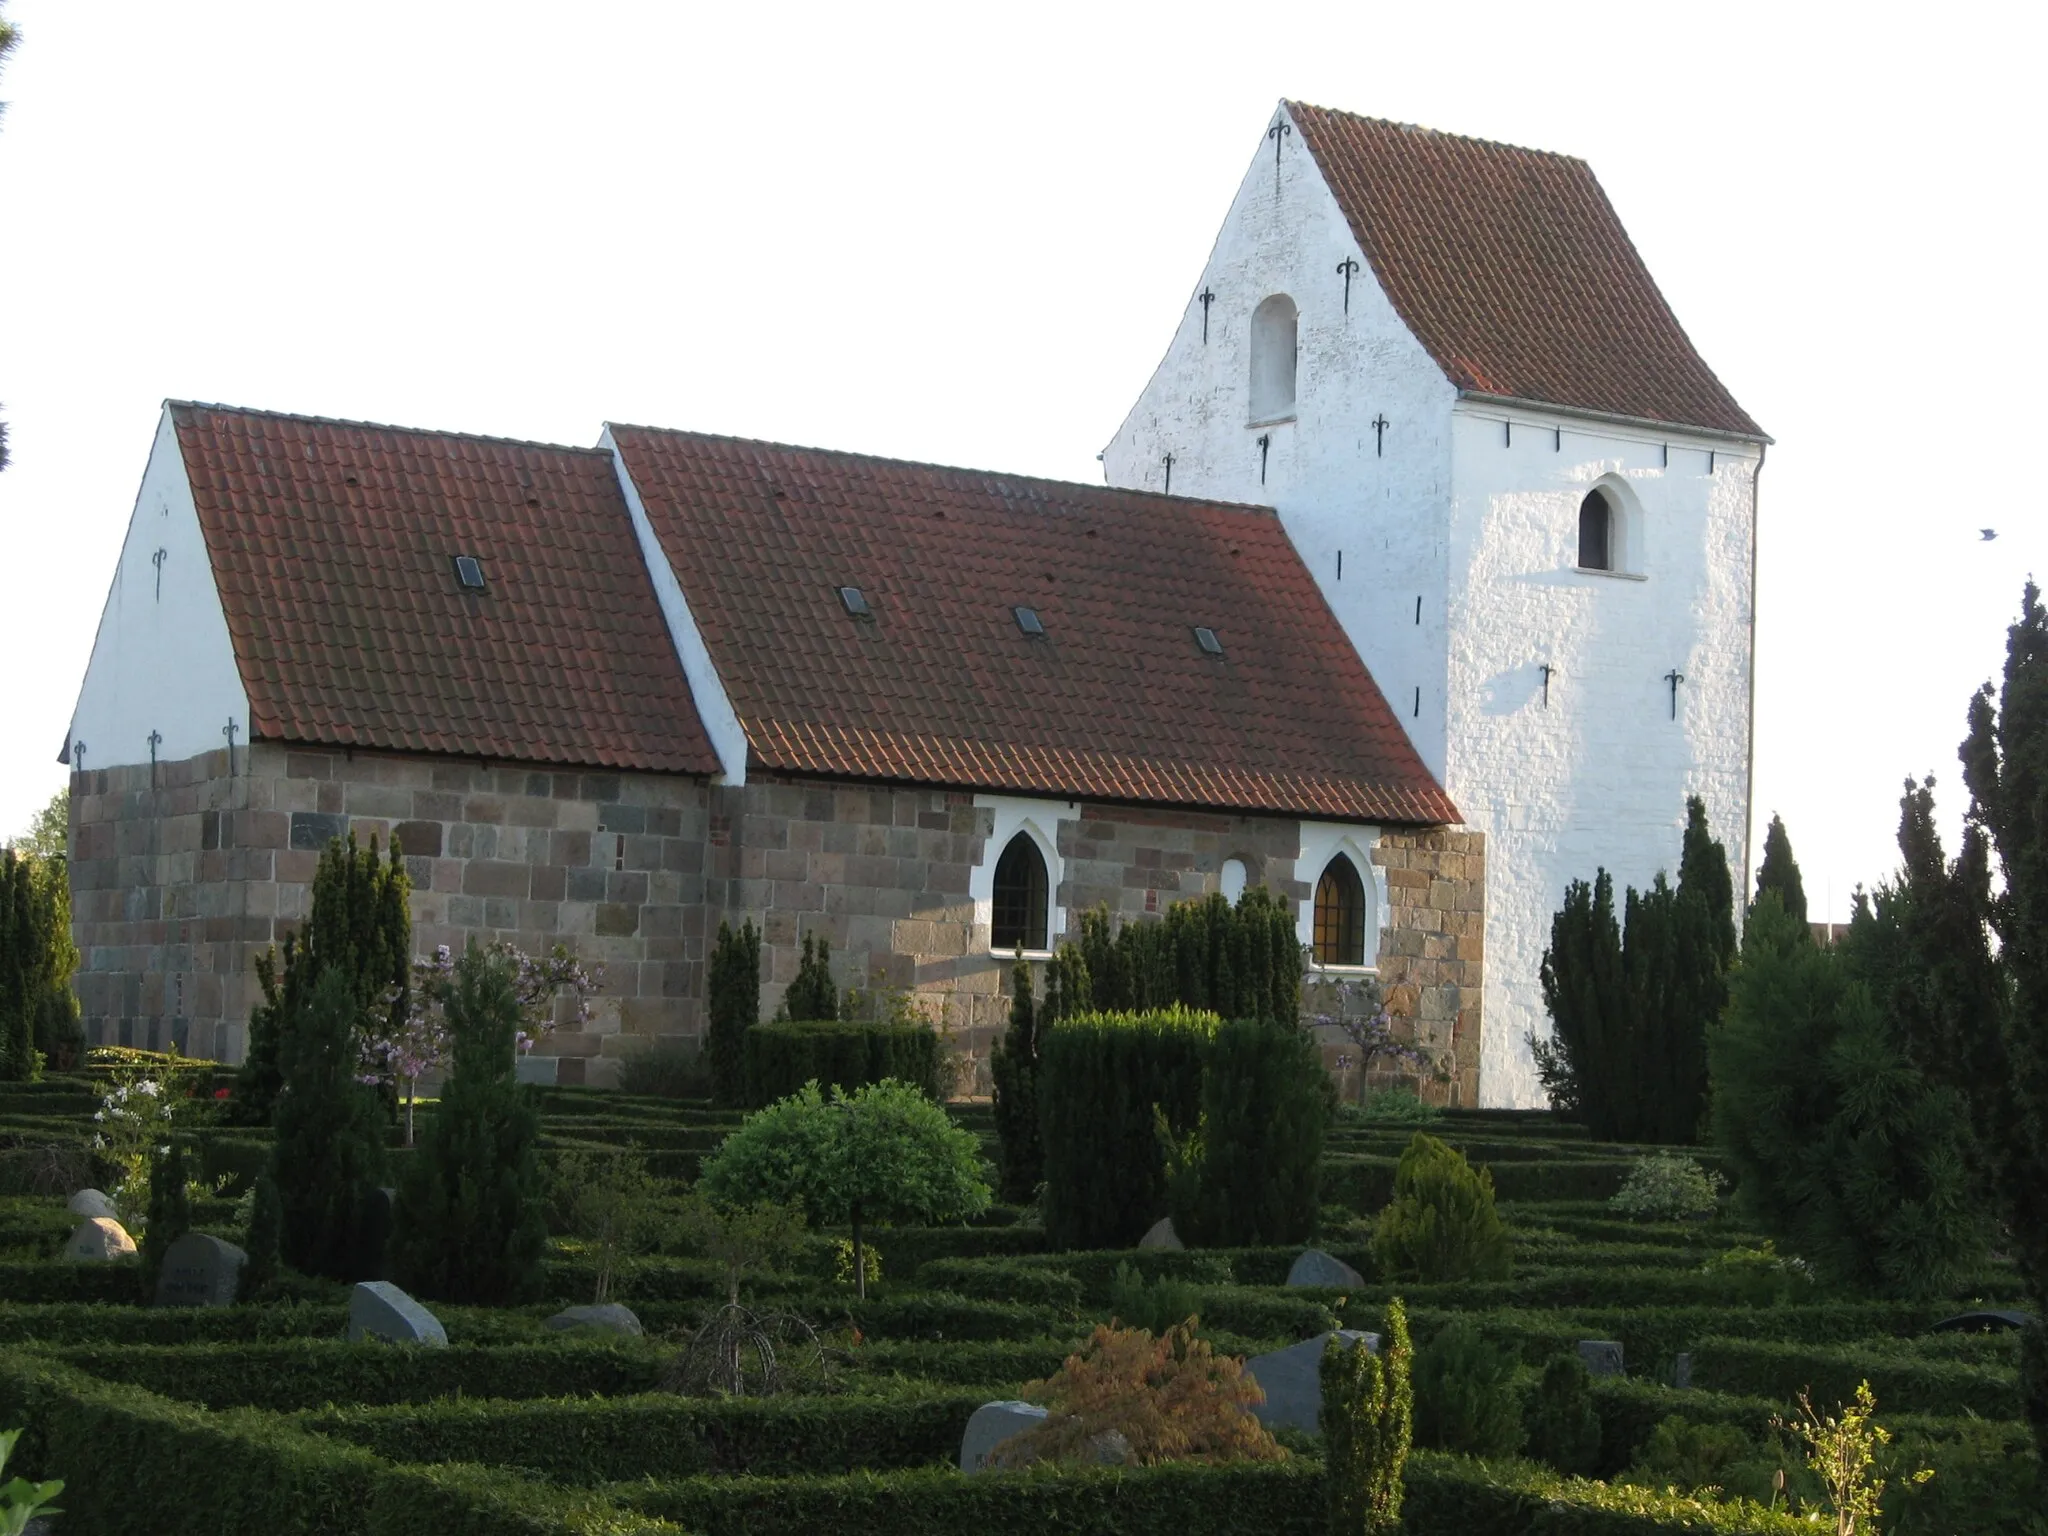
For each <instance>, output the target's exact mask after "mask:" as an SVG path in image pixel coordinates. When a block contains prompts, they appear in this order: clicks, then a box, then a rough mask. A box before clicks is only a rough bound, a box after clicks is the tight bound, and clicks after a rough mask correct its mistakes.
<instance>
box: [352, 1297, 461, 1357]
mask: <svg viewBox="0 0 2048 1536" xmlns="http://www.w3.org/2000/svg"><path fill="white" fill-rule="evenodd" d="M348 1337H349V1342H350V1343H351V1344H353V1343H355V1342H356V1341H357V1340H358V1339H382V1340H384V1341H386V1342H387V1343H392V1344H425V1345H430V1346H432V1347H434V1348H437V1349H445V1348H447V1347H448V1330H447V1329H445V1328H443V1327H442V1326H441V1320H440V1319H439V1318H438V1317H436V1316H434V1314H433V1313H431V1312H429V1311H428V1310H427V1309H426V1308H425V1307H423V1306H421V1305H420V1304H419V1303H418V1302H416V1301H414V1300H413V1299H412V1298H411V1297H410V1296H408V1295H406V1294H405V1292H403V1291H401V1290H400V1289H399V1288H398V1287H397V1286H395V1285H393V1284H392V1283H391V1282H390V1281H388V1280H364V1281H362V1282H361V1283H360V1284H358V1285H357V1286H356V1288H355V1290H354V1291H352V1292H351V1293H350V1294H349V1298H348Z"/></svg>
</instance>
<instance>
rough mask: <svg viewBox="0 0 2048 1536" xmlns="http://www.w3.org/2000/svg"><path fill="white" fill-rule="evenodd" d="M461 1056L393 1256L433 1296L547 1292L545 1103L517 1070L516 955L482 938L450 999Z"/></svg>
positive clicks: (460, 966) (395, 1233)
mask: <svg viewBox="0 0 2048 1536" xmlns="http://www.w3.org/2000/svg"><path fill="white" fill-rule="evenodd" d="M442 1006H443V1008H444V1010H445V1012H446V1014H447V1018H448V1028H449V1032H450V1033H451V1034H452V1035H453V1036H454V1041H455V1060H454V1066H453V1070H452V1071H451V1072H450V1074H449V1077H448V1082H447V1085H446V1086H445V1087H444V1088H443V1089H442V1090H441V1107H440V1110H439V1112H438V1113H437V1114H436V1115H435V1116H434V1119H433V1122H432V1124H431V1125H430V1127H429V1128H428V1134H427V1139H426V1142H425V1144H424V1145H423V1146H422V1147H421V1148H420V1149H419V1151H418V1152H416V1153H415V1154H414V1156H413V1159H412V1166H411V1167H410V1168H408V1169H407V1170H406V1175H405V1179H404V1182H403V1183H402V1184H401V1185H400V1186H399V1191H398V1204H397V1208H396V1210H395V1211H394V1212H393V1215H392V1233H391V1258H392V1267H393V1269H394V1270H395V1271H396V1273H397V1275H398V1280H399V1283H400V1284H401V1285H403V1286H405V1287H406V1288H407V1289H409V1290H414V1291H417V1292H419V1293H420V1294H421V1295H425V1296H431V1297H435V1298H437V1299H439V1300H442V1301H456V1302H467V1303H470V1304H472V1305H479V1306H505V1305H511V1304H516V1303H519V1302H525V1301H531V1300H533V1299H535V1298H536V1297H537V1296H539V1294H540V1291H541V1288H542V1282H543V1276H542V1273H541V1251H542V1249H543V1248H544V1247H545V1245H546V1243H547V1217H546V1212H545V1203H544V1202H545V1189H544V1186H543V1177H542V1170H541V1165H540V1114H539V1112H538V1111H537V1110H536V1109H535V1108H534V1104H533V1096H532V1094H531V1093H530V1092H529V1091H528V1090H526V1089H525V1088H522V1087H521V1086H520V1085H519V1083H518V1081H517V1079H516V1075H515V1072H514V1067H513V1061H514V1051H515V1047H514V1043H513V1042H514V1037H515V1036H516V1035H517V1033H518V1029H519V996H518V992H517V990H516V988H515V986H514V977H513V971H512V967H511V964H510V962H508V961H507V960H506V959H505V958H504V957H502V956H499V955H493V954H489V953H487V952H486V951H484V950H482V949H479V948H478V947H477V946H476V944H475V943H474V942H472V943H471V945H470V947H469V949H468V951H467V952H466V953H464V955H463V956H462V958H461V959H460V960H458V961H456V963H455V974H454V978H453V980H452V982H451V983H450V984H449V987H448V992H447V995H446V997H445V998H444V999H443V1004H442Z"/></svg>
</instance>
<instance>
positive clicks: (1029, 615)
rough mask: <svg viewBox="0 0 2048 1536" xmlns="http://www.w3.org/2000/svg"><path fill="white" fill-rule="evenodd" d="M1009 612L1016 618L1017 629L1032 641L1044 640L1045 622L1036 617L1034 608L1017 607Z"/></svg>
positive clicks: (1036, 612) (1036, 613)
mask: <svg viewBox="0 0 2048 1536" xmlns="http://www.w3.org/2000/svg"><path fill="white" fill-rule="evenodd" d="M1010 612H1012V613H1014V614H1015V615H1016V616H1017V627H1018V628H1019V629H1021V630H1023V631H1024V633H1025V634H1027V635H1029V636H1030V637H1031V638H1032V639H1034V640H1043V639H1044V638H1045V621H1044V620H1043V619H1041V618H1039V616H1038V610H1037V609H1036V608H1024V607H1017V608H1012V609H1011V610H1010Z"/></svg>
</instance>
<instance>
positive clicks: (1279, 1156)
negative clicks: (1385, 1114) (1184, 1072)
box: [1168, 1019, 1329, 1248]
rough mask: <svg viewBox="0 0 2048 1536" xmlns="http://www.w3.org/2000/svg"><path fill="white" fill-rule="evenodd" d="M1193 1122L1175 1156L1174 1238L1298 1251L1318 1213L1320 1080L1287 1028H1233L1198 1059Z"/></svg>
mask: <svg viewBox="0 0 2048 1536" xmlns="http://www.w3.org/2000/svg"><path fill="white" fill-rule="evenodd" d="M1201 1104H1202V1107H1201V1114H1200V1118H1199V1120H1198V1123H1197V1128H1196V1130H1195V1132H1194V1133H1193V1134H1192V1135H1191V1136H1189V1137H1188V1138H1187V1140H1186V1142H1185V1143H1184V1144H1183V1145H1182V1146H1181V1147H1180V1148H1178V1149H1177V1152H1178V1156H1176V1157H1174V1158H1172V1159H1171V1160H1170V1161H1172V1162H1173V1163H1175V1164H1176V1166H1174V1167H1172V1168H1171V1169H1170V1170H1169V1179H1168V1186H1169V1187H1168V1193H1169V1197H1170V1203H1171V1206H1172V1211H1173V1227H1174V1231H1175V1232H1176V1233H1178V1234H1179V1236H1180V1238H1181V1240H1182V1241H1183V1242H1185V1243H1190V1244H1193V1245H1195V1246H1198V1247H1247V1248H1248V1247H1259V1246H1269V1245H1270V1246H1278V1245H1283V1244H1295V1243H1305V1242H1307V1241H1308V1240H1309V1239H1310V1238H1311V1237H1313V1236H1314V1235H1315V1230H1316V1222H1317V1219H1318V1217H1319V1215H1320V1214H1321V1208H1322V1201H1321V1196H1320V1189H1321V1186H1320V1176H1321V1165H1322V1155H1323V1134H1324V1131H1325V1128H1326V1126H1327V1124H1328V1121H1329V1075H1328V1074H1327V1073H1326V1072H1324V1070H1323V1065H1322V1061H1321V1059H1320V1057H1319V1055H1318V1053H1317V1050H1316V1045H1315V1041H1314V1040H1313V1039H1312V1038H1311V1037H1310V1035H1309V1034H1308V1032H1307V1031H1306V1030H1304V1029H1302V1028H1300V1027H1299V1026H1298V1025H1296V1024H1293V1023H1291V1022H1290V1023H1285V1024H1275V1023H1266V1022H1263V1021H1260V1020H1257V1019H1234V1020H1231V1021H1229V1022H1227V1023H1223V1024H1220V1025H1218V1026H1217V1028H1216V1032H1215V1034H1214V1035H1213V1037H1211V1039H1210V1040H1209V1042H1208V1044H1207V1046H1206V1048H1205V1050H1204V1052H1203V1059H1202V1099H1201Z"/></svg>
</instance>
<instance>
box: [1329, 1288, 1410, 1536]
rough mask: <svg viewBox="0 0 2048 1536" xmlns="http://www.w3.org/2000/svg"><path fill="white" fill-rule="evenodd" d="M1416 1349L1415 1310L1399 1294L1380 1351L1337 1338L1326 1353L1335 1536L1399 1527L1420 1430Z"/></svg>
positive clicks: (1371, 1534)
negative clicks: (1412, 1335) (1345, 1345)
mask: <svg viewBox="0 0 2048 1536" xmlns="http://www.w3.org/2000/svg"><path fill="white" fill-rule="evenodd" d="M1413 1353H1414V1352H1413V1349H1412V1348H1411V1346H1410V1344H1409V1341H1408V1314H1407V1312H1406V1310H1405V1309H1404V1308H1403V1307H1402V1305H1401V1301H1400V1298H1399V1297H1396V1298H1395V1299H1394V1300H1393V1301H1392V1302H1391V1303H1389V1305H1388V1307H1387V1320H1386V1324H1385V1327H1384V1328H1383V1330H1382V1333H1381V1338H1380V1352H1379V1353H1378V1354H1375V1353H1373V1351H1371V1350H1369V1349H1366V1348H1365V1347H1364V1346H1363V1345H1362V1344H1361V1345H1357V1346H1354V1347H1353V1348H1350V1349H1340V1348H1338V1347H1336V1342H1335V1341H1334V1340H1332V1341H1331V1344H1330V1346H1329V1347H1327V1348H1325V1349H1324V1350H1323V1357H1322V1365H1321V1372H1322V1389H1323V1405H1322V1427H1323V1461H1324V1477H1325V1480H1326V1482H1327V1483H1328V1486H1329V1505H1330V1525H1329V1529H1330V1532H1331V1536H1381V1533H1385V1532H1389V1531H1394V1530H1397V1529H1399V1527H1400V1522H1401V1494H1402V1488H1403V1472H1404V1470H1405V1468H1406V1467H1407V1463H1408V1449H1409V1445H1410V1442H1411V1441H1412V1440H1413V1438H1414V1429H1415V1393H1414V1386H1413V1383H1412V1382H1411V1380H1410V1367H1411V1362H1412V1358H1413Z"/></svg>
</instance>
